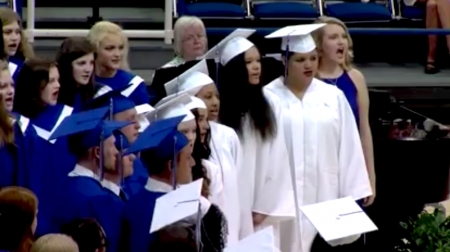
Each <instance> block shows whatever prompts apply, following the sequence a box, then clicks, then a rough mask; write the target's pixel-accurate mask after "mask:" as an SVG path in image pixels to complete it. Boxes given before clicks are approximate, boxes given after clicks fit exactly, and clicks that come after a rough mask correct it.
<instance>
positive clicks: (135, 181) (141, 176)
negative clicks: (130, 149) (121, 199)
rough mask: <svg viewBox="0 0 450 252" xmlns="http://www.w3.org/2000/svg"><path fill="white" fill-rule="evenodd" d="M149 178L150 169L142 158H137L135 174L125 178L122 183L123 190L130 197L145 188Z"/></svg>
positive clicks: (134, 168)
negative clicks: (148, 169) (143, 162)
mask: <svg viewBox="0 0 450 252" xmlns="http://www.w3.org/2000/svg"><path fill="white" fill-rule="evenodd" d="M147 179H148V171H147V169H146V168H145V166H144V165H143V164H142V162H141V159H140V158H136V159H135V160H134V162H133V174H132V175H131V176H129V177H127V178H125V179H124V183H123V185H122V188H123V190H124V191H125V193H126V194H127V195H129V196H130V197H131V196H133V195H135V194H136V193H138V192H139V191H140V190H141V189H142V188H144V186H145V184H146V183H147Z"/></svg>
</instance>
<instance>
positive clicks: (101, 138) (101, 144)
mask: <svg viewBox="0 0 450 252" xmlns="http://www.w3.org/2000/svg"><path fill="white" fill-rule="evenodd" d="M103 136H104V131H103V130H102V132H101V133H100V145H99V147H100V155H99V156H100V158H99V162H98V163H99V169H100V175H99V177H100V181H101V180H103V175H104V174H103V149H104V146H103Z"/></svg>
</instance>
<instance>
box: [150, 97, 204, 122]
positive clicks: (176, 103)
mask: <svg viewBox="0 0 450 252" xmlns="http://www.w3.org/2000/svg"><path fill="white" fill-rule="evenodd" d="M190 102H191V96H190V95H188V94H187V93H186V92H182V93H177V94H173V95H169V96H167V97H164V98H163V99H162V100H160V101H159V102H158V103H157V104H156V105H155V110H154V111H152V112H150V113H148V114H147V119H148V120H149V121H150V123H152V122H153V121H155V120H162V119H169V118H173V117H178V116H181V115H184V116H185V117H184V118H183V122H186V121H190V120H194V119H195V116H194V114H192V112H191V111H190V110H189V109H187V108H186V105H187V104H189V103H190Z"/></svg>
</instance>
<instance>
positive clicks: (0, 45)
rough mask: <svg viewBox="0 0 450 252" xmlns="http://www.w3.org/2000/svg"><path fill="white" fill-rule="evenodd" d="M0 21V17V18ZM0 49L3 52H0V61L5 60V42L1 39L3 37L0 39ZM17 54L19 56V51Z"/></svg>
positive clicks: (6, 57)
mask: <svg viewBox="0 0 450 252" xmlns="http://www.w3.org/2000/svg"><path fill="white" fill-rule="evenodd" d="M0 19H1V17H0ZM0 48H3V50H1V51H0V59H1V60H7V59H8V54H7V53H6V52H5V49H4V48H5V40H4V39H3V36H1V38H0ZM17 53H18V54H20V50H18V51H17Z"/></svg>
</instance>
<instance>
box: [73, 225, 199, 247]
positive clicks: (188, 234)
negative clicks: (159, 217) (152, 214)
mask: <svg viewBox="0 0 450 252" xmlns="http://www.w3.org/2000/svg"><path fill="white" fill-rule="evenodd" d="M148 251H149V252H150V251H151V252H168V251H183V252H197V251H198V250H197V245H196V244H195V234H194V230H193V229H192V228H190V227H187V226H182V225H180V224H173V225H170V226H168V227H166V228H164V229H162V230H160V231H158V232H156V237H155V239H154V240H153V241H152V242H151V244H150V247H149V250H148ZM80 252H81V251H80Z"/></svg>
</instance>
